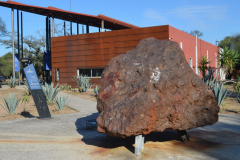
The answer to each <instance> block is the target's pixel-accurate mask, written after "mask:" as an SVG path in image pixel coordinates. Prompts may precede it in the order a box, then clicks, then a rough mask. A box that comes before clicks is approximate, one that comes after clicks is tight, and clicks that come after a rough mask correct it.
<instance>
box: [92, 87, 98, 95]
mask: <svg viewBox="0 0 240 160" xmlns="http://www.w3.org/2000/svg"><path fill="white" fill-rule="evenodd" d="M93 91H94V94H95V96H96V97H97V95H98V92H99V87H98V86H97V85H96V86H95V88H94V89H93Z"/></svg>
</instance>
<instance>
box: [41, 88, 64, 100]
mask: <svg viewBox="0 0 240 160" xmlns="http://www.w3.org/2000/svg"><path fill="white" fill-rule="evenodd" d="M53 86H54V83H51V84H47V83H46V84H45V87H44V86H42V90H43V93H44V95H45V97H46V99H47V103H50V104H51V103H52V102H53V100H54V99H55V97H56V96H57V95H58V93H59V92H60V91H61V89H58V86H59V84H57V85H56V87H55V88H54V87H53Z"/></svg>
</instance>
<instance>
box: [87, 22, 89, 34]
mask: <svg viewBox="0 0 240 160" xmlns="http://www.w3.org/2000/svg"><path fill="white" fill-rule="evenodd" d="M86 30H87V33H89V25H88V24H87V25H86Z"/></svg>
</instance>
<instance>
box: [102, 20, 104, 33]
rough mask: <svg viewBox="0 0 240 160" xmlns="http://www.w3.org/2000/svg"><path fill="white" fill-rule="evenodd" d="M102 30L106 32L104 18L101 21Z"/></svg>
mask: <svg viewBox="0 0 240 160" xmlns="http://www.w3.org/2000/svg"><path fill="white" fill-rule="evenodd" d="M101 28H102V32H104V20H102V21H101Z"/></svg>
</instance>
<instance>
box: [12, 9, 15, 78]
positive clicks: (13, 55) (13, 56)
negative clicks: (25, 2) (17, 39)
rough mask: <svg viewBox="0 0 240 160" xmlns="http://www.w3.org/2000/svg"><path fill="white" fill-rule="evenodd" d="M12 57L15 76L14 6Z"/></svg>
mask: <svg viewBox="0 0 240 160" xmlns="http://www.w3.org/2000/svg"><path fill="white" fill-rule="evenodd" d="M12 58H13V78H15V53H14V9H13V8H12Z"/></svg>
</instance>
